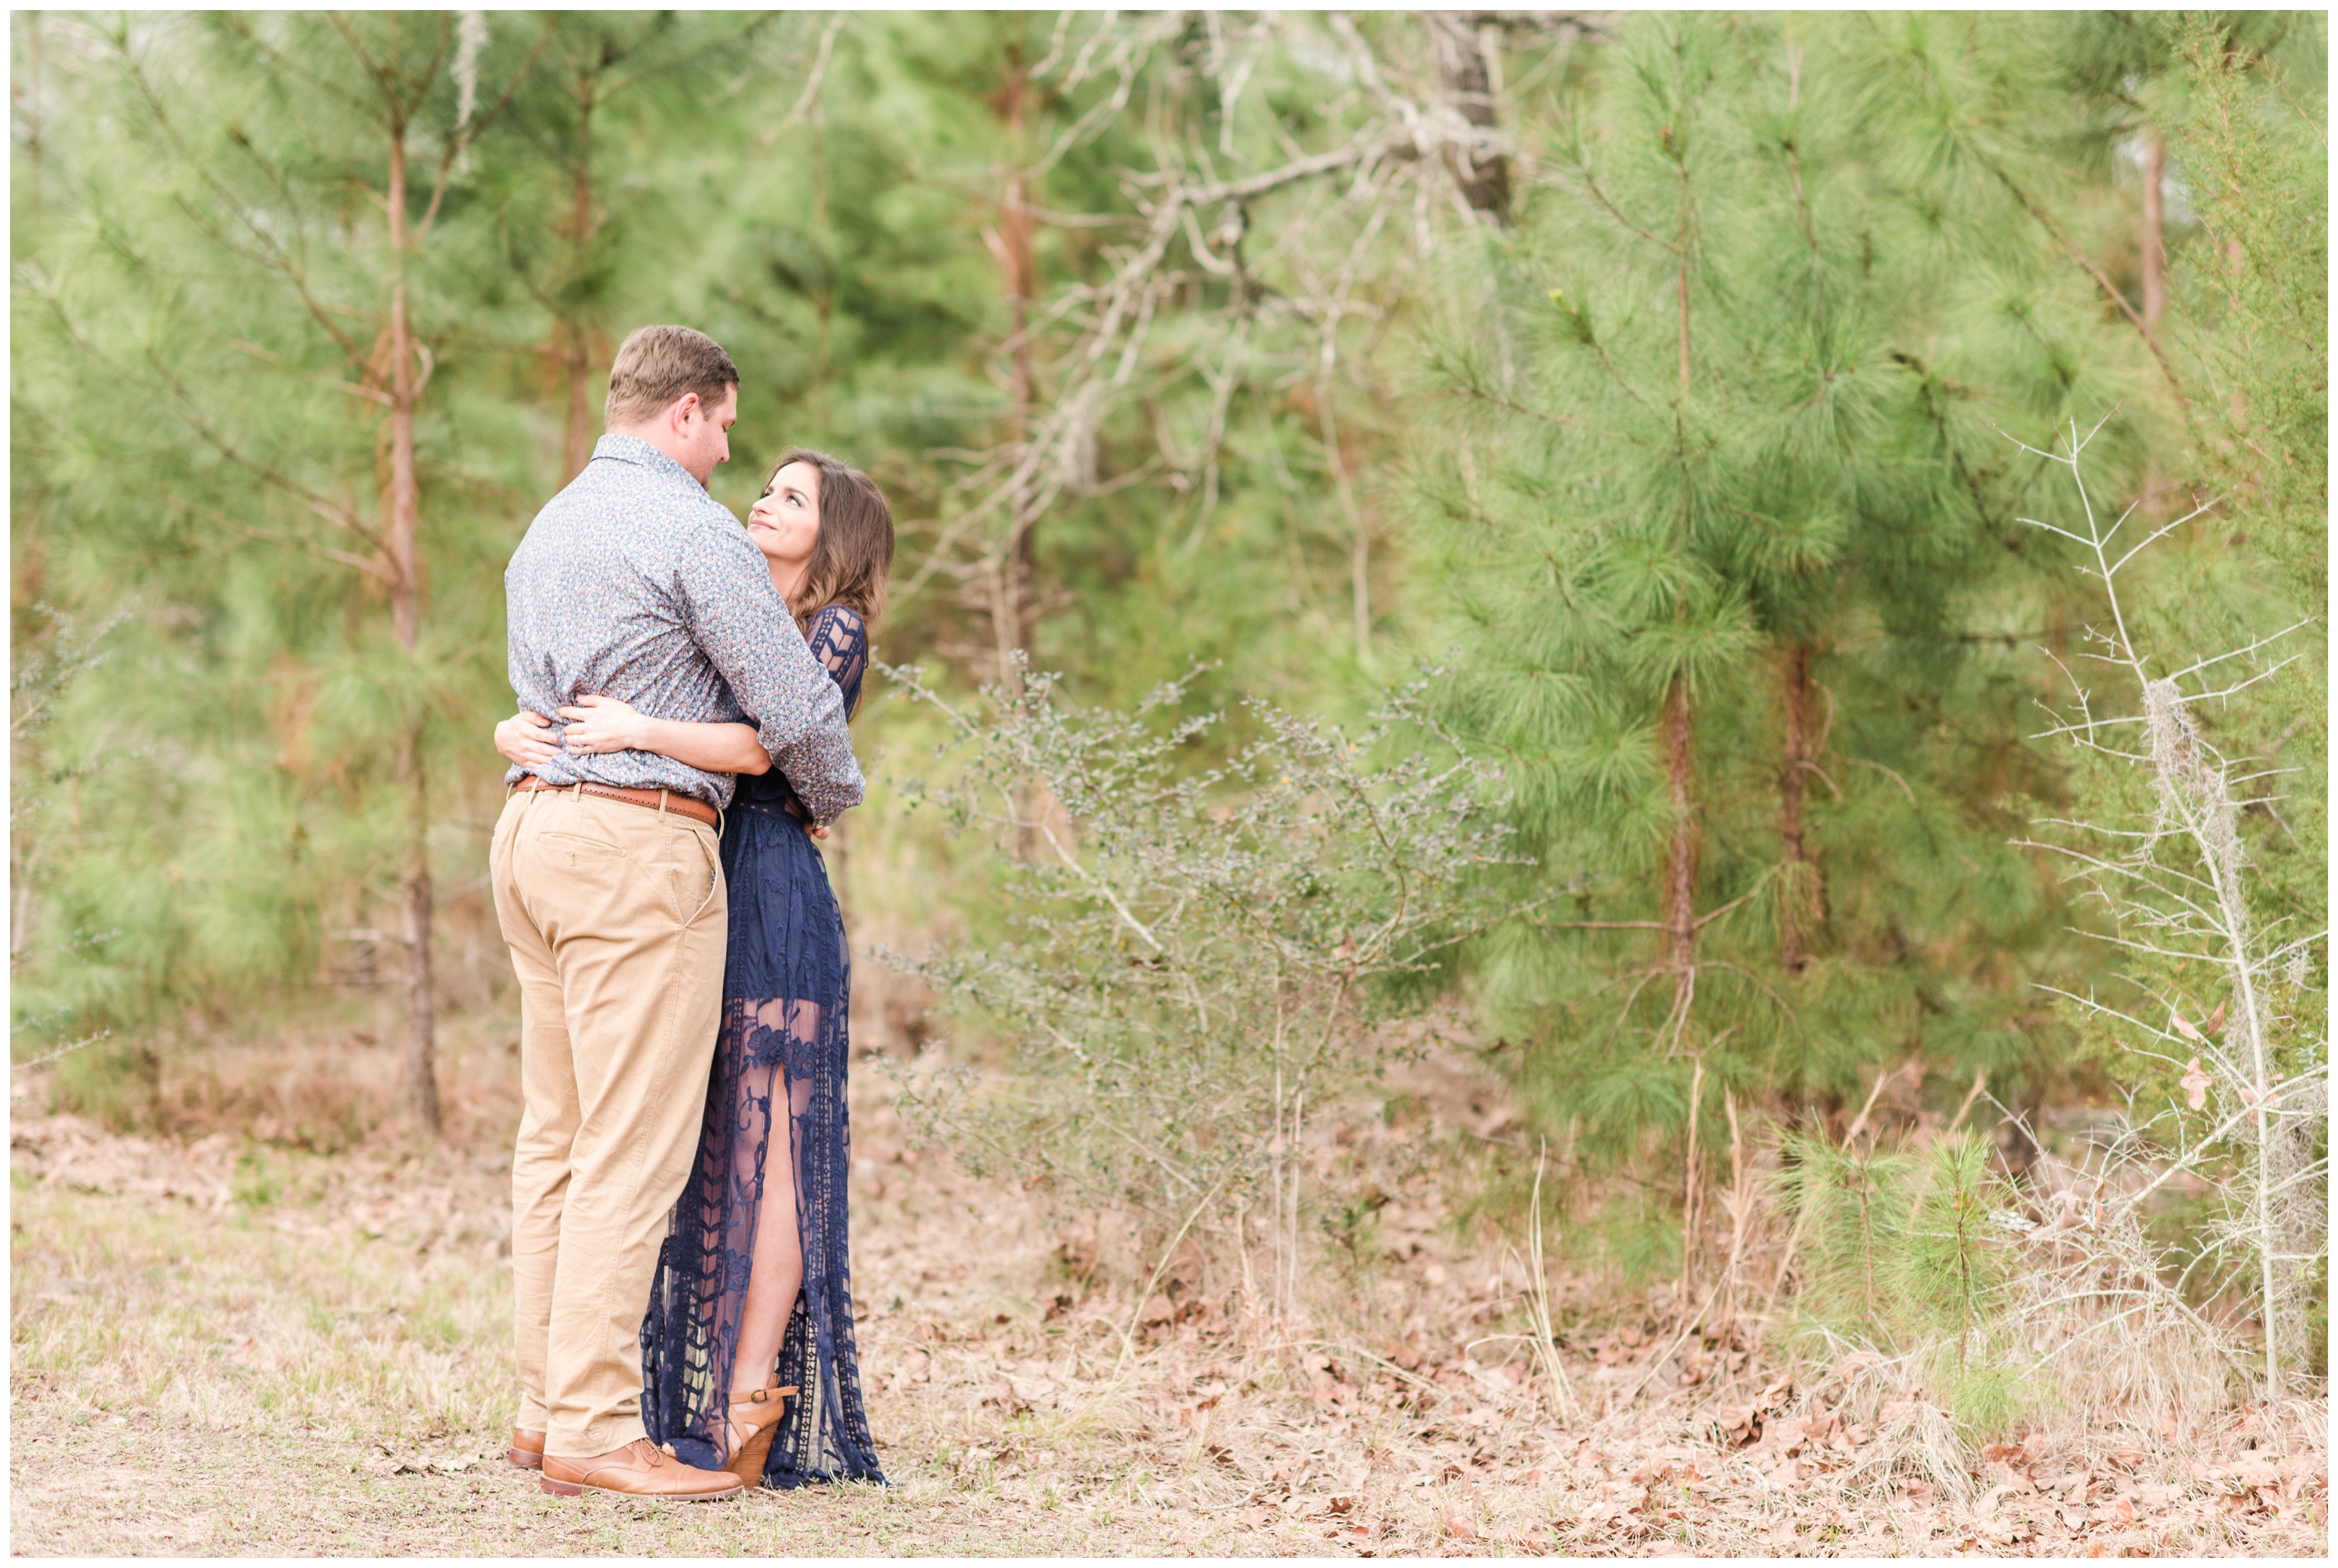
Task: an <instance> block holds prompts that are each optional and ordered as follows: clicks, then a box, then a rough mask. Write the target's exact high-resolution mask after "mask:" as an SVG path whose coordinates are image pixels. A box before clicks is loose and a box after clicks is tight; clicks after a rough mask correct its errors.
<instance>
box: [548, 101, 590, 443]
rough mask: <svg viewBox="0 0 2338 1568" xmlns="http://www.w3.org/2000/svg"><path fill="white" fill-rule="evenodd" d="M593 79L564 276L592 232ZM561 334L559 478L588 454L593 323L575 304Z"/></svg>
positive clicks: (581, 261)
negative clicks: (564, 409)
mask: <svg viewBox="0 0 2338 1568" xmlns="http://www.w3.org/2000/svg"><path fill="white" fill-rule="evenodd" d="M594 106H595V105H594V100H593V79H592V78H591V77H590V76H589V75H588V76H586V77H585V80H584V82H583V83H582V84H580V85H579V87H578V88H577V94H576V164H575V176H574V190H573V191H572V193H571V199H570V203H569V210H568V238H569V241H570V243H571V244H572V245H574V246H575V256H574V258H573V267H574V270H573V271H572V274H571V278H570V281H571V283H572V285H573V284H574V281H575V273H578V272H582V271H583V270H584V265H585V246H586V245H587V244H589V243H590V242H591V240H592V238H593V230H594V228H595V227H596V225H595V224H594V221H593V110H594ZM555 330H556V331H557V332H558V333H559V334H560V337H561V339H562V358H563V360H564V361H565V369H566V370H567V373H568V426H567V431H566V434H565V438H564V440H563V442H562V446H561V454H560V466H561V483H562V484H564V485H565V484H566V483H568V481H569V480H571V479H574V478H575V477H576V475H579V474H582V473H583V472H585V464H587V463H589V462H591V461H592V460H593V443H594V418H593V397H592V392H591V387H592V384H593V359H594V355H593V328H592V326H591V324H590V323H588V322H587V321H585V319H584V312H583V310H582V309H575V310H574V312H573V313H572V314H571V315H570V316H569V317H568V318H567V319H565V320H563V321H561V322H560V323H558V324H557V326H556V328H555Z"/></svg>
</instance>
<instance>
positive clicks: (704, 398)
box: [602, 327, 739, 429]
mask: <svg viewBox="0 0 2338 1568" xmlns="http://www.w3.org/2000/svg"><path fill="white" fill-rule="evenodd" d="M737 385H739V367H737V366H736V365H733V364H732V363H731V356H730V355H728V354H726V353H724V352H723V351H722V344H720V343H717V342H716V341H715V340H714V339H713V338H709V337H708V336H707V335H706V334H705V333H703V332H701V331H698V330H696V329H695V328H689V327H636V328H634V330H633V331H632V333H631V334H629V335H628V336H627V337H626V338H625V340H624V343H622V344H621V345H619V346H618V348H617V362H616V363H615V364H614V365H612V366H610V367H609V401H608V403H607V404H606V405H605V406H604V407H603V409H602V419H603V420H604V423H605V424H606V425H607V426H609V427H610V428H611V429H614V428H615V427H616V426H620V425H639V424H641V423H642V422H643V420H646V419H653V418H655V417H657V416H659V415H660V414H663V412H665V410H666V409H667V408H668V407H671V406H672V405H673V403H674V402H675V401H676V400H677V399H680V398H683V397H688V396H689V395H690V394H691V393H693V392H695V393H697V394H698V401H699V402H700V404H702V406H703V407H706V408H708V409H709V410H712V408H714V407H716V406H717V405H719V404H720V403H722V399H723V396H724V394H725V392H726V391H727V390H728V389H729V388H730V387H736V386H737Z"/></svg>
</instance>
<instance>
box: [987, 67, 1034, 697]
mask: <svg viewBox="0 0 2338 1568" xmlns="http://www.w3.org/2000/svg"><path fill="white" fill-rule="evenodd" d="M1029 89H1030V77H1029V73H1027V71H1026V70H1025V69H1024V65H1023V61H1022V57H1021V55H1020V54H1009V55H1008V57H1007V81H1006V83H1005V85H1004V87H1003V88H1002V89H1001V91H1000V94H999V117H1000V119H1001V120H1003V121H1004V122H1005V123H1006V127H1007V157H1008V159H1009V160H1011V162H1008V164H1007V170H1006V181H1005V185H1004V189H1003V190H1002V191H1000V193H999V212H998V270H999V275H1000V281H1001V283H1002V284H1003V285H1004V287H1005V289H1006V292H1007V330H1008V332H1009V334H1010V338H1009V344H1010V346H1009V348H1008V350H1007V362H1008V365H1009V366H1010V368H1011V374H1012V377H1013V380H1012V385H1011V387H1010V395H1011V396H1012V397H1013V400H1014V405H1015V407H1014V412H1013V414H1012V416H1011V417H1010V425H1009V438H1010V439H1011V440H1012V441H1013V442H1014V444H1015V445H1016V446H1017V448H1018V455H1017V460H1018V462H1019V461H1020V456H1021V455H1020V451H1019V449H1020V448H1021V447H1022V446H1024V445H1025V444H1026V443H1027V442H1028V441H1029V440H1030V438H1031V405H1032V399H1033V397H1034V396H1035V394H1036V389H1035V387H1034V384H1033V380H1032V374H1031V345H1030V343H1029V341H1028V340H1027V338H1026V337H1025V334H1026V332H1027V331H1028V329H1029V328H1030V323H1031V297H1032V295H1033V293H1034V292H1035V291H1036V288H1037V284H1038V279H1037V277H1036V270H1035V264H1034V261H1033V259H1032V254H1031V233H1032V223H1031V214H1030V212H1029V211H1028V210H1027V205H1026V203H1027V192H1026V191H1025V188H1024V181H1023V167H1022V159H1023V156H1024V146H1023V124H1024V116H1025V113H1026V112H1027V107H1028V102H1029V96H1030V93H1029ZM1011 505H1012V515H1011V516H1010V517H1009V519H1008V523H1007V527H1008V535H1007V551H1006V559H1005V561H1004V562H1003V564H1001V567H1000V571H999V579H998V582H997V584H996V588H995V592H996V593H997V599H998V603H997V607H996V608H995V609H994V610H993V612H992V619H993V621H994V622H996V624H995V626H994V630H993V635H994V637H995V638H996V639H997V642H998V651H999V671H998V678H999V680H1000V681H1003V682H1005V683H1006V684H1007V687H1008V689H1009V690H1015V689H1017V687H1019V685H1020V681H1019V680H1018V679H1017V674H1016V671H1015V670H1014V668H1013V666H1012V663H1011V662H1010V661H1009V660H1008V659H1007V653H1008V652H1010V651H1011V650H1014V649H1018V648H1019V649H1022V650H1024V651H1025V652H1029V650H1030V647H1031V643H1032V640H1033V638H1034V637H1035V636H1036V632H1037V629H1038V628H1037V622H1038V606H1037V604H1036V598H1037V592H1036V590H1037V559H1036V537H1035V535H1036V532H1037V529H1038V524H1039V520H1038V519H1037V518H1036V517H1034V516H1032V515H1030V505H1031V497H1030V495H1028V494H1027V489H1026V488H1024V487H1018V488H1017V491H1016V493H1015V495H1014V497H1013V500H1012V503H1011Z"/></svg>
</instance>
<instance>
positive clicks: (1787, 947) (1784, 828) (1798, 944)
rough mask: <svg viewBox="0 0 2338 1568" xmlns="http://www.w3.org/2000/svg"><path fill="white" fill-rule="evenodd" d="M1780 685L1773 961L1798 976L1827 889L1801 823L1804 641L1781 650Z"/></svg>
mask: <svg viewBox="0 0 2338 1568" xmlns="http://www.w3.org/2000/svg"><path fill="white" fill-rule="evenodd" d="M1780 684H1781V686H1782V687H1783V689H1784V697H1785V710H1786V739H1785V745H1784V747H1783V754H1782V756H1781V757H1780V759H1779V767H1778V841H1779V844H1780V846H1781V847H1782V848H1783V851H1784V854H1783V859H1782V861H1781V864H1780V866H1779V867H1778V875H1779V881H1780V887H1779V894H1778V962H1779V964H1780V965H1782V966H1783V968H1784V969H1785V971H1786V973H1787V974H1789V975H1799V974H1801V973H1802V972H1803V969H1804V968H1805V967H1807V966H1808V965H1809V964H1810V941H1811V936H1812V933H1813V932H1814V931H1815V930H1816V928H1817V927H1818V926H1820V925H1821V924H1822V923H1823V922H1824V920H1825V918H1826V888H1825V885H1824V883H1823V882H1822V880H1821V878H1820V873H1819V867H1818V858H1817V857H1816V856H1814V855H1813V854H1812V852H1811V848H1810V843H1809V839H1808V838H1807V835H1806V831H1805V828H1804V826H1803V799H1804V784H1805V775H1807V774H1808V773H1809V771H1810V765H1811V763H1812V760H1814V758H1815V756H1816V754H1817V750H1818V738H1817V735H1816V733H1815V725H1814V723H1813V714H1812V699H1813V698H1814V697H1815V696H1816V695H1817V688H1816V687H1814V686H1812V683H1811V645H1810V644H1809V643H1807V642H1797V643H1795V644H1794V645H1793V647H1791V648H1789V649H1788V650H1787V651H1786V658H1785V668H1784V670H1783V672H1782V679H1781V681H1780Z"/></svg>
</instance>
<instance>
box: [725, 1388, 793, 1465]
mask: <svg viewBox="0 0 2338 1568" xmlns="http://www.w3.org/2000/svg"><path fill="white" fill-rule="evenodd" d="M800 1391H801V1390H800V1389H798V1388H797V1387H796V1386H794V1385H792V1384H791V1385H789V1386H787V1387H781V1385H780V1380H779V1379H778V1378H776V1377H774V1378H772V1379H771V1385H770V1387H763V1388H758V1389H756V1390H755V1391H754V1392H753V1393H752V1394H750V1395H749V1396H747V1397H745V1398H744V1399H733V1400H732V1401H731V1429H732V1431H733V1432H736V1433H738V1434H740V1436H737V1437H735V1438H733V1439H732V1449H731V1461H730V1463H729V1464H727V1465H723V1466H722V1468H724V1469H725V1470H728V1471H730V1472H731V1474H732V1475H736V1476H737V1477H739V1479H740V1480H742V1481H743V1482H745V1483H746V1484H747V1485H750V1486H761V1485H762V1484H763V1467H764V1465H767V1464H768V1463H769V1462H770V1460H771V1439H772V1438H774V1437H776V1436H779V1432H780V1418H781V1416H785V1415H786V1414H787V1413H788V1396H789V1395H791V1394H794V1393H798V1392H800Z"/></svg>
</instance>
